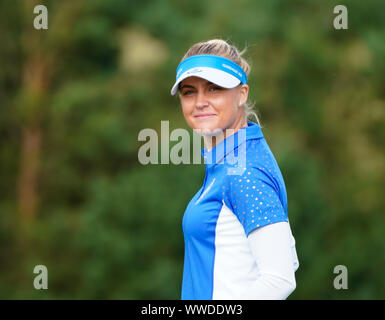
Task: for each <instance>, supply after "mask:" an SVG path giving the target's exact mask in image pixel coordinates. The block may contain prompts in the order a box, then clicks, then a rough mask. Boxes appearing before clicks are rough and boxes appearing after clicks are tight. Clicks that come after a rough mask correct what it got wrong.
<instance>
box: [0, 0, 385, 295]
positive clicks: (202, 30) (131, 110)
mask: <svg viewBox="0 0 385 320" xmlns="http://www.w3.org/2000/svg"><path fill="white" fill-rule="evenodd" d="M36 4H45V5H46V6H47V8H48V12H49V28H48V30H40V31H37V30H34V29H33V19H34V17H35V15H34V14H33V12H32V9H31V8H33V5H36ZM338 4H340V3H339V2H338V1H331V0H327V1H321V0H318V1H314V0H307V1H305V0H295V1H283V0H265V1H254V0H242V1H238V0H237V1H236V0H222V1H209V2H208V1H203V0H197V1H194V2H191V1H187V0H173V1H161V0H152V1H150V0H147V1H126V0H115V1H107V0H94V1H84V0H82V1H80V0H66V1H59V0H55V1H54V0H50V1H43V0H41V1H40V2H39V1H29V0H25V1H21V0H16V1H11V0H2V1H0V42H1V46H0V61H1V69H0V175H1V176H0V298H3V299H22V298H31V299H53V298H55V299H179V297H180V289H181V280H182V269H183V254H184V242H183V234H182V227H181V221H182V215H183V212H184V209H185V206H186V205H187V203H188V201H189V200H190V199H191V197H192V196H193V195H194V193H195V192H196V190H198V189H199V187H200V186H201V183H202V180H203V176H204V166H203V165H173V164H169V165H166V164H162V165H160V164H159V165H141V164H140V163H139V161H138V156H137V154H138V149H139V147H140V146H141V144H142V143H141V142H139V141H138V133H139V131H140V130H142V129H144V128H154V129H155V130H156V131H157V132H158V133H160V121H161V120H169V121H170V131H171V130H172V129H175V128H187V125H186V123H185V121H184V119H183V115H182V113H181V111H180V109H179V101H178V100H177V98H175V97H172V96H170V93H169V91H170V88H171V85H172V83H173V81H174V77H175V69H176V66H177V64H178V63H179V61H180V59H181V57H182V56H183V54H184V53H185V51H186V50H187V49H188V48H189V47H190V46H191V45H192V44H193V43H195V42H198V41H203V40H208V39H211V38H223V39H225V40H229V41H231V42H232V43H234V44H235V45H237V46H238V47H239V48H240V49H243V47H244V46H247V47H248V51H247V53H246V58H248V60H249V61H250V63H251V66H252V72H251V75H250V77H249V85H250V89H251V90H250V96H251V99H252V100H254V101H255V102H256V109H257V112H258V114H259V115H260V118H261V120H262V124H263V127H264V129H263V130H264V134H265V137H266V139H267V141H268V143H269V145H270V147H271V149H272V151H273V153H274V154H275V156H276V158H277V161H278V163H279V165H280V168H281V171H282V173H283V176H284V178H285V182H286V187H287V193H288V211H289V218H290V222H291V227H292V231H293V234H294V236H295V239H296V247H297V253H298V257H299V261H300V268H299V269H298V271H297V274H296V278H297V289H296V290H295V292H294V293H293V294H292V295H291V296H290V299H384V298H385V256H384V254H383V253H384V252H385V237H384V234H385V222H384V214H385V197H384V189H385V183H384V181H385V148H384V145H385V99H384V98H385V90H384V83H385V41H384V39H385V3H384V2H383V1H382V0H368V1H360V0H349V1H347V2H346V3H345V5H346V6H347V8H348V13H349V29H348V30H335V29H334V28H333V19H334V17H335V15H334V14H333V8H334V6H336V5H338ZM36 57H37V58H36ZM34 63H35V64H34ZM36 65H37V66H43V67H44V68H43V69H42V70H43V73H42V74H43V76H42V78H43V81H41V86H40V87H37V88H38V89H36V88H35V86H37V84H39V83H40V82H38V81H36V82H35V79H37V77H35V74H34V73H32V75H31V74H30V71H29V69H28V66H32V67H33V66H35V67H36ZM32 70H40V69H39V68H37V69H32ZM26 128H27V129H28V128H35V129H36V128H37V130H38V132H39V133H40V135H41V144H40V147H39V148H40V149H39V156H38V169H37V177H38V179H37V191H36V195H37V197H38V202H37V205H36V208H37V210H36V212H35V214H34V216H33V217H25V216H24V215H23V214H22V212H21V210H20V203H22V202H23V201H24V199H23V198H22V197H21V196H20V193H19V191H18V190H19V189H20V185H19V184H20V175H21V171H22V167H23V162H22V161H21V160H20V159H21V158H22V155H23V151H22V150H23V141H24V139H25V137H26V136H25V129H26ZM172 145H173V143H171V146H172ZM27 163H28V161H27ZM24 165H25V163H24ZM38 264H43V265H46V266H47V267H48V270H49V289H48V290H45V291H44V290H40V291H38V290H35V289H34V288H33V285H32V284H33V278H34V276H35V275H34V274H33V268H34V266H35V265H38ZM339 264H342V265H345V266H347V268H348V271H349V289H348V290H335V289H334V288H333V280H334V277H335V276H336V275H335V274H333V269H334V267H335V266H336V265H339Z"/></svg>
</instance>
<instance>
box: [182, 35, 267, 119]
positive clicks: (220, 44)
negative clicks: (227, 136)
mask: <svg viewBox="0 0 385 320" xmlns="http://www.w3.org/2000/svg"><path fill="white" fill-rule="evenodd" d="M245 52H246V48H245V49H243V50H242V51H241V52H239V50H238V49H237V47H235V46H234V45H231V44H229V43H228V42H226V41H225V40H222V39H212V40H208V41H205V42H198V43H195V44H194V45H193V46H192V47H191V48H190V49H188V51H187V52H186V54H185V55H184V57H183V58H182V60H181V62H182V61H183V60H184V59H186V58H188V57H191V56H195V55H198V54H212V55H216V56H221V57H225V58H227V59H230V60H232V61H233V62H235V63H236V64H238V65H239V66H240V67H241V68H242V69H243V70H244V71H245V73H246V75H247V76H249V73H250V71H251V67H250V65H249V63H248V62H247V61H246V60H245V59H244V58H243V57H242V55H243V54H244V53H245ZM254 105H255V103H254V102H252V103H250V102H249V101H246V102H245V103H244V104H243V109H244V112H245V118H246V119H245V120H246V121H247V120H251V118H253V117H254V118H255V119H256V121H257V123H258V125H259V126H261V123H260V121H259V118H258V115H257V113H256V112H255V110H254Z"/></svg>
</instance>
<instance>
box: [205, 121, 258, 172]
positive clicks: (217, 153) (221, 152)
mask: <svg viewBox="0 0 385 320" xmlns="http://www.w3.org/2000/svg"><path fill="white" fill-rule="evenodd" d="M244 132H246V135H245V134H244ZM259 138H263V133H262V130H261V127H260V126H259V125H258V124H256V123H254V122H252V121H248V122H247V127H242V128H241V129H239V130H238V131H237V132H235V133H234V134H233V135H231V136H228V137H227V138H226V139H224V140H222V141H221V142H220V143H218V144H217V145H216V146H215V147H214V148H212V149H211V150H210V151H209V150H207V148H203V149H202V150H201V154H202V157H203V159H204V163H205V164H206V166H207V167H212V166H214V165H216V164H218V163H219V162H221V161H222V160H223V159H224V157H225V156H226V155H227V154H228V153H230V152H231V151H233V150H235V149H236V148H237V147H238V146H239V145H240V144H242V143H243V142H245V141H247V140H251V139H259ZM230 139H231V141H230Z"/></svg>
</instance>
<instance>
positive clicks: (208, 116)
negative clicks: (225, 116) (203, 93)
mask: <svg viewBox="0 0 385 320" xmlns="http://www.w3.org/2000/svg"><path fill="white" fill-rule="evenodd" d="M214 116H216V115H215V114H214V113H200V114H197V115H195V116H194V117H195V118H197V119H207V118H211V117H214Z"/></svg>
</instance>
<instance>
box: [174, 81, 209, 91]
mask: <svg viewBox="0 0 385 320" xmlns="http://www.w3.org/2000/svg"><path fill="white" fill-rule="evenodd" d="M206 84H209V85H210V84H213V83H212V82H211V81H206ZM182 88H195V87H194V86H193V85H191V84H182V85H181V86H180V89H182Z"/></svg>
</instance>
